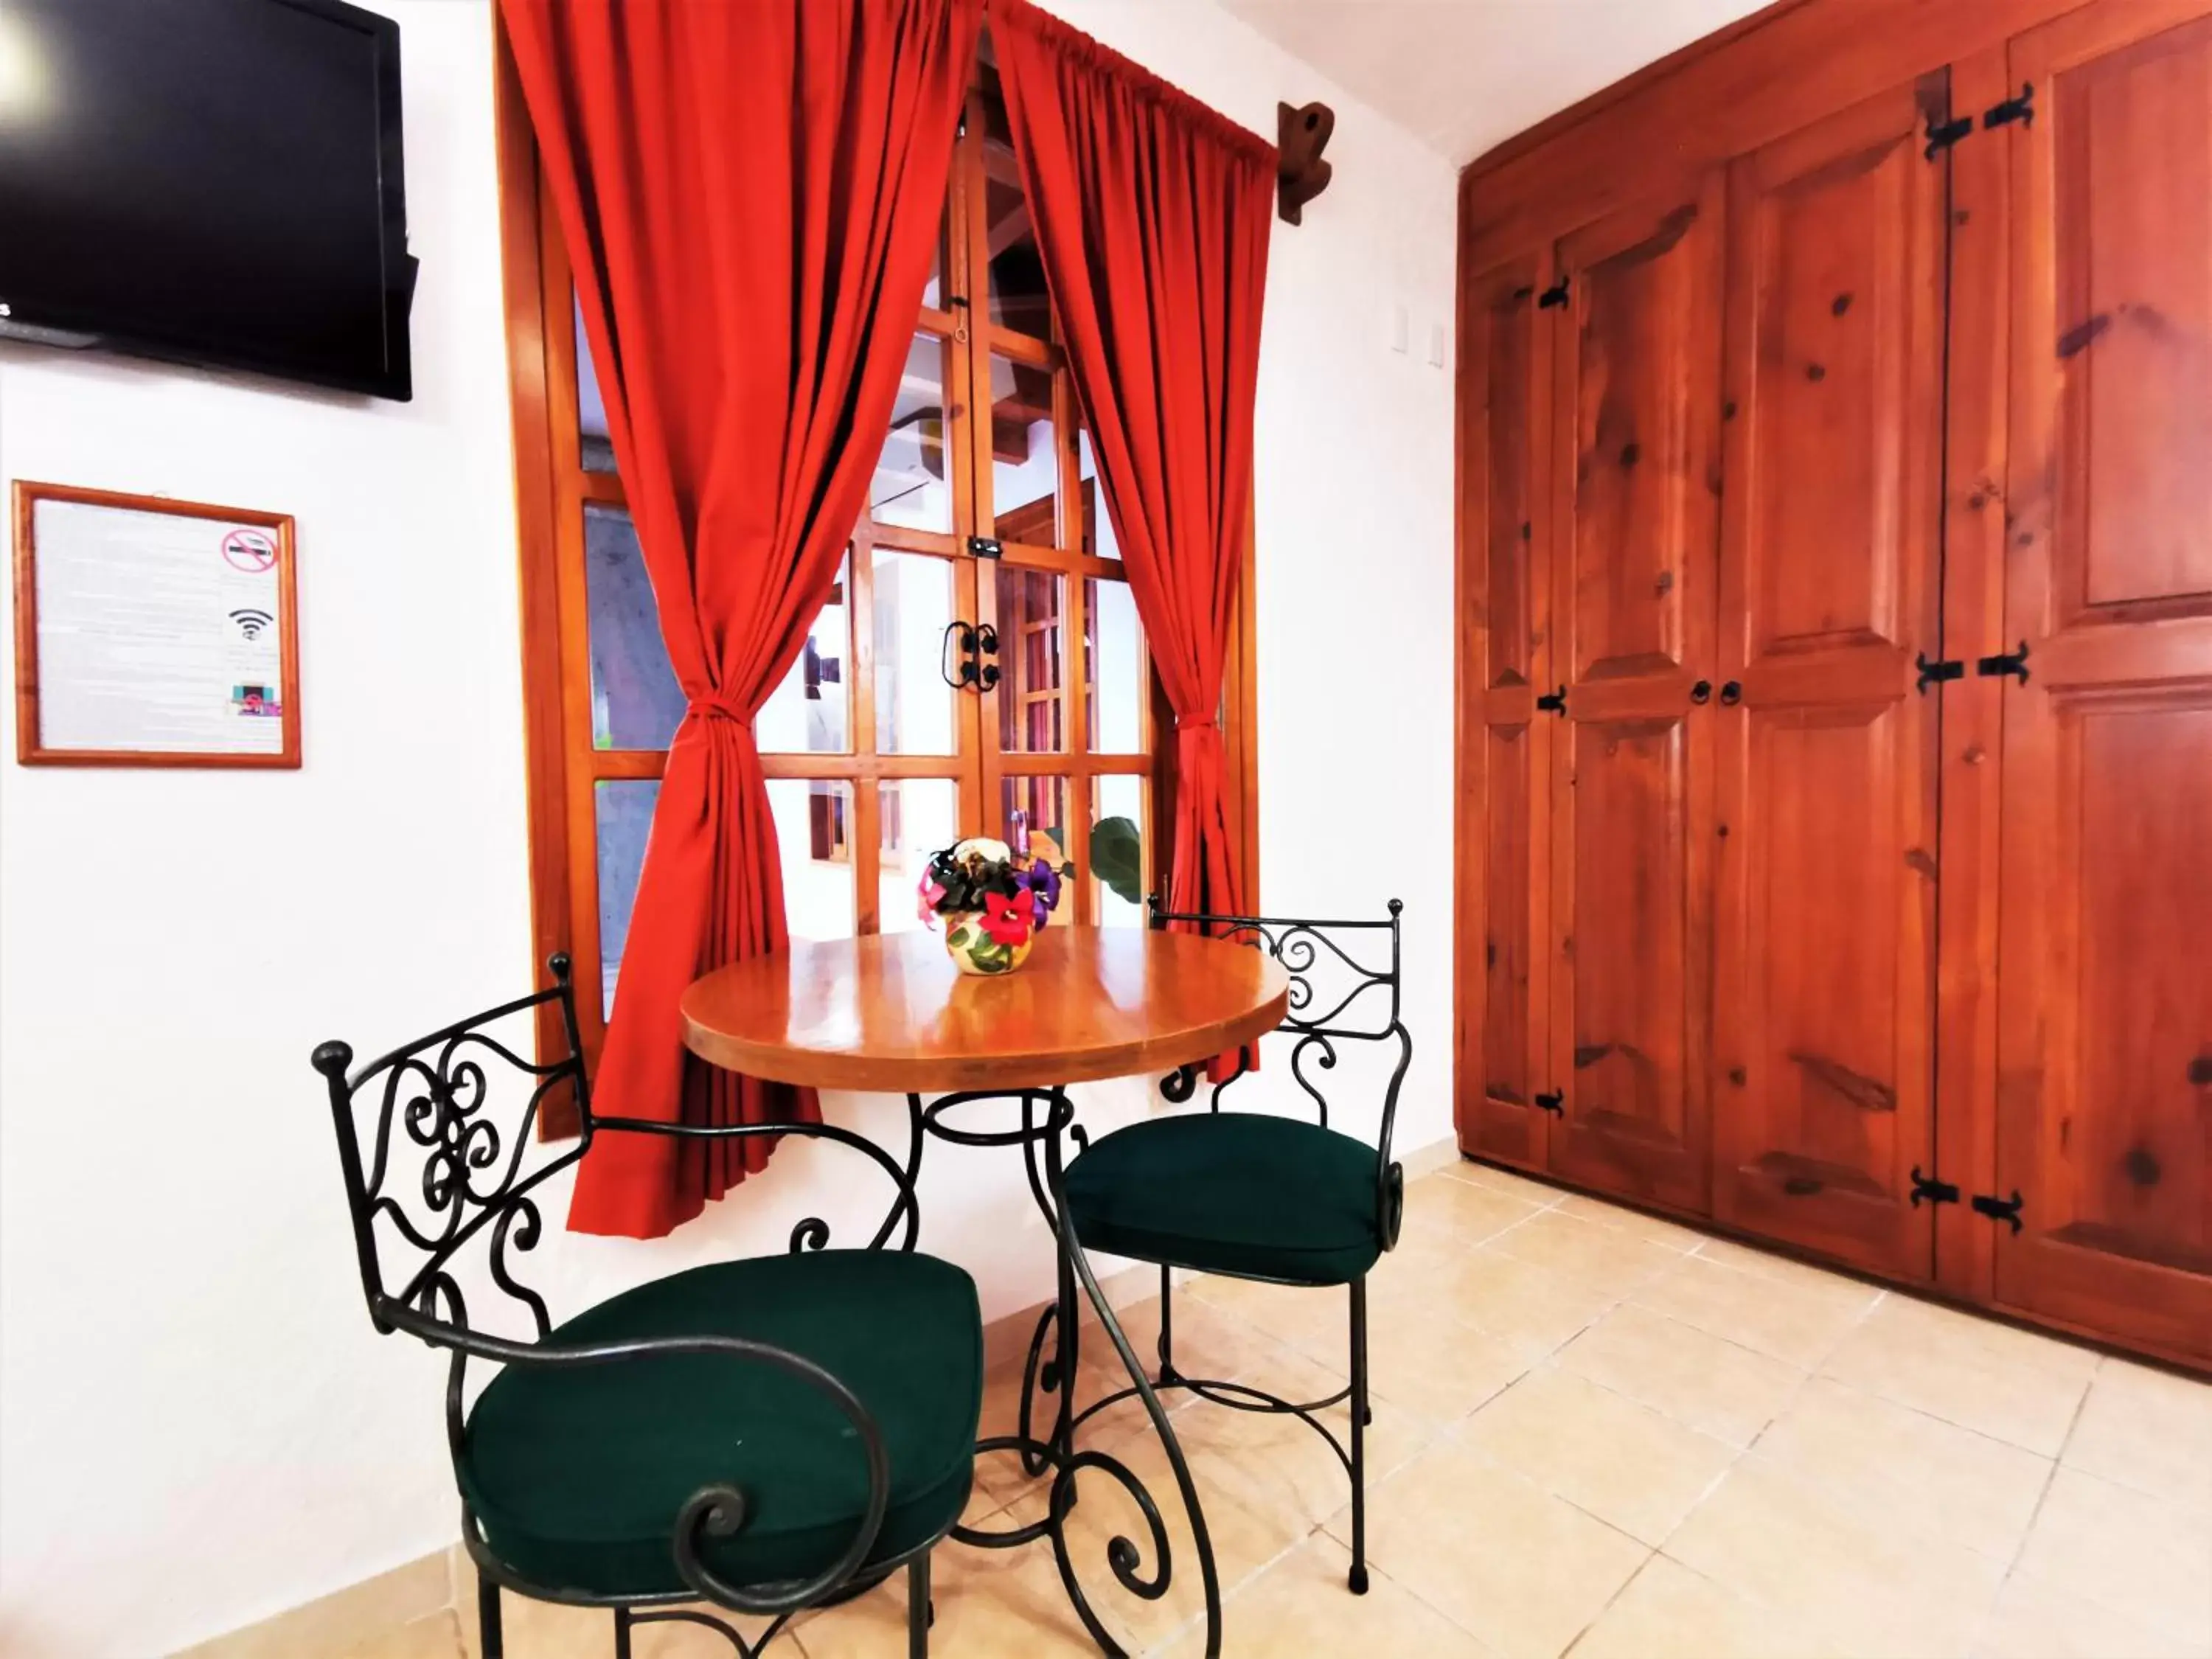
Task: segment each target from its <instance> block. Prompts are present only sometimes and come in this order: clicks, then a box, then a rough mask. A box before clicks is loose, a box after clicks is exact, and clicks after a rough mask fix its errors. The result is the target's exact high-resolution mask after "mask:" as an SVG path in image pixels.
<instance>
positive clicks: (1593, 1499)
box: [360, 1164, 2212, 1659]
mask: <svg viewBox="0 0 2212 1659" xmlns="http://www.w3.org/2000/svg"><path fill="white" fill-rule="evenodd" d="M1370 1292H1371V1298H1372V1324H1373V1328H1372V1332H1371V1340H1372V1349H1373V1388H1374V1391H1375V1395H1376V1406H1375V1413H1376V1417H1375V1425H1374V1428H1373V1430H1372V1431H1371V1432H1370V1439H1369V1455H1370V1475H1369V1480H1370V1504H1369V1526H1370V1538H1369V1546H1370V1559H1371V1561H1372V1563H1373V1589H1372V1592H1371V1593H1370V1595H1367V1596H1366V1597H1364V1598H1357V1597H1354V1596H1352V1595H1349V1594H1348V1593H1347V1592H1346V1589H1345V1586H1344V1579H1345V1571H1346V1567H1347V1565H1349V1562H1350V1555H1349V1553H1348V1550H1347V1547H1346V1546H1347V1542H1348V1541H1349V1539H1350V1536H1351V1528H1350V1520H1351V1517H1350V1512H1349V1510H1348V1509H1346V1503H1345V1500H1346V1491H1345V1486H1344V1479H1343V1474H1342V1471H1341V1469H1340V1468H1339V1466H1338V1465H1337V1464H1336V1462H1335V1460H1334V1455H1332V1454H1331V1453H1330V1452H1329V1451H1328V1449H1327V1448H1326V1447H1324V1446H1322V1443H1320V1441H1319V1440H1318V1439H1317V1438H1316V1437H1315V1436H1313V1435H1312V1434H1311V1433H1310V1431H1307V1430H1305V1429H1304V1428H1303V1427H1302V1426H1300V1425H1297V1424H1295V1423H1291V1422H1286V1421H1285V1420H1284V1419H1271V1418H1262V1417H1254V1416H1249V1415H1245V1414H1242V1413H1233V1412H1226V1411H1223V1410H1220V1409H1218V1408H1217V1407H1211V1406H1207V1405H1206V1404H1203V1403H1193V1402H1189V1401H1175V1400H1173V1399H1172V1397H1171V1401H1170V1403H1171V1404H1173V1405H1174V1406H1175V1408H1176V1425H1177V1432H1178V1434H1179V1435H1180V1436H1181V1437H1182V1443H1183V1445H1184V1449H1185V1450H1186V1452H1187V1453H1188V1456H1189V1458H1190V1461H1191V1463H1192V1466H1193V1468H1194V1472H1195V1474H1196V1477H1197V1480H1198V1482H1199V1486H1200V1492H1201V1493H1202V1495H1203V1498H1204V1501H1205V1505H1206V1519H1207V1522H1208V1525H1209V1527H1210V1528H1211V1529H1212V1535H1213V1540H1214V1544H1215V1549H1216V1552H1217V1555H1218V1559H1219V1563H1220V1570H1221V1575H1222V1582H1223V1588H1224V1593H1225V1598H1226V1640H1225V1651H1226V1652H1228V1653H1230V1654H1232V1655H1235V1654H1244V1655H1277V1654H1306V1653H1312V1654H1328V1655H1351V1656H1355V1659H1396V1656H1401V1655H1405V1656H1414V1655H1419V1656H1436V1659H1486V1656H1487V1659H1555V1656H1559V1655H1561V1654H1571V1655H1572V1656H1573V1659H1668V1656H1682V1659H1812V1656H1820V1655H1832V1656H1864V1659H1876V1656H1911V1659H1923V1656H1926V1659H1937V1656H1974V1659H2166V1656H2172V1659H2182V1656H2188V1659H2212V1387H2207V1386H2205V1385H2202V1384H2198V1383H2190V1382H2185V1381H2182V1380H2179V1379H2178V1378H2176V1377H2173V1376H2168V1375H2166V1374H2165V1373H2162V1372H2159V1371H2154V1370H2148V1369H2147V1368H2145V1367H2142V1366H2139V1365H2133V1364H2127V1363H2125V1362H2124V1361H2121V1360H2118V1359H2107V1358H2100V1357H2099V1356H2098V1355H2096V1354H2093V1353H2091V1352H2087V1351H2086V1350H2084V1349H2081V1348H2076V1347H2073V1346H2069V1345H2068V1344H2065V1343H2063V1342H2057V1341H2054V1340H2050V1339H2047V1338H2045V1337H2041V1336H2036V1335H2031V1334H2025V1333H2023V1332H2021V1331H2017V1330H2015V1329H2012V1328H2008V1327H2004V1326H1999V1325H1996V1324H1991V1323H1989V1322H1984V1321H1981V1320H1978V1319H1974V1318H1972V1317H1969V1316H1965V1315H1961V1314H1957V1313H1954V1312H1951V1311H1948V1310H1943V1309H1939V1308H1936V1307H1933V1306H1930V1305H1929V1304H1924V1303H1921V1302H1917V1301H1914V1300H1912V1299H1911V1298H1909V1297H1904V1296H1900V1295H1897V1294H1895V1293H1885V1292H1883V1291H1880V1290H1876V1289H1874V1288H1872V1287H1870V1286H1868V1285H1863V1284H1860V1283H1857V1281H1855V1280H1851V1279H1844V1278H1840V1277H1838V1276H1837V1275H1835V1274H1832V1273H1821V1272H1819V1271H1817V1270H1815V1269H1812V1268H1808V1267H1802V1266H1798V1265H1796V1264H1795V1263H1792V1262H1789V1261H1783V1260H1780V1259H1778V1258H1777V1257H1772V1256H1768V1255H1761V1254H1759V1252H1757V1251H1753V1250H1748V1249H1743V1248H1741V1246H1738V1245H1735V1244H1730V1243H1723V1242H1722V1241H1719V1240H1716V1239H1710V1238H1706V1237H1704V1236H1702V1235H1700V1234H1699V1233H1696V1232H1692V1231H1688V1230H1686V1229H1684V1228H1680V1227H1676V1226H1673V1225H1668V1224H1667V1223H1664V1222H1659V1221H1653V1220H1650V1219H1648V1218H1644V1217H1641V1216H1638V1215H1635V1214H1632V1213H1631V1212H1626V1211H1623V1210H1617V1209H1614V1208H1612V1207H1610V1206H1607V1205H1604V1204H1601V1203H1597V1202H1594V1201H1592V1200H1588V1199H1583V1198H1579V1197H1571V1196H1563V1195H1562V1194H1559V1193H1558V1192H1555V1191H1554V1190H1553V1189H1552V1188H1547V1187H1542V1186H1539V1185H1536V1184H1534V1183H1533V1182H1526V1181H1522V1180H1520V1179H1517V1178H1516V1177H1515V1176H1509V1175H1504V1174H1502V1173H1499V1172H1497V1171H1494V1170H1487V1169H1484V1168H1481V1167H1480V1166H1476V1165H1473V1164H1461V1165H1458V1166H1456V1167H1455V1168H1453V1169H1452V1170H1449V1171H1447V1172H1446V1173H1443V1174H1441V1175H1437V1176H1431V1177H1429V1178H1427V1179H1426V1180H1424V1181H1421V1182H1418V1183H1416V1184H1415V1186H1414V1187H1413V1188H1412V1190H1411V1191H1410V1193H1409V1194H1408V1203H1407V1226H1406V1237H1405V1238H1404V1240H1403V1242H1402V1243H1401V1246H1400V1248H1399V1249H1398V1250H1397V1251H1396V1252H1395V1254H1394V1255H1392V1256H1390V1257H1389V1259H1388V1260H1386V1261H1385V1262H1384V1263H1383V1266H1382V1267H1380V1268H1378V1269H1377V1270H1376V1275H1375V1277H1374V1279H1372V1281H1371V1285H1370ZM1344 1307H1345V1304H1344V1298H1343V1297H1342V1295H1341V1294H1340V1293H1332V1292H1327V1291H1287V1290H1281V1289H1278V1288H1273V1287H1267V1286H1259V1285H1249V1284H1243V1283H1237V1282H1232V1281H1228V1280H1204V1281H1200V1282H1198V1283H1195V1284H1194V1285H1191V1286H1190V1287H1189V1288H1188V1291H1187V1292H1184V1291H1179V1292H1178V1293H1177V1298H1176V1345H1177V1356H1178V1358H1179V1359H1180V1360H1181V1361H1182V1363H1183V1364H1185V1365H1186V1367H1187V1368H1189V1369H1194V1370H1195V1369H1198V1368H1200V1367H1201V1366H1202V1367H1204V1368H1206V1370H1211V1371H1212V1373H1213V1374H1214V1375H1218V1376H1243V1377H1248V1378H1250V1379H1252V1380H1254V1381H1255V1382H1257V1383H1261V1384H1262V1385H1264V1386H1267V1387H1268V1388H1270V1389H1274V1390H1277V1391H1279V1392H1283V1393H1291V1394H1297V1395H1301V1396H1302V1397H1311V1395H1315V1394H1324V1393H1327V1392H1329V1391H1331V1390H1332V1389H1334V1388H1336V1387H1339V1386H1340V1385H1341V1378H1342V1376H1343V1372H1344V1367H1345V1364H1346V1361H1345V1328H1344V1325H1345V1321H1344ZM1157 1319H1158V1309H1157V1304H1146V1305H1144V1306H1142V1307H1139V1308H1137V1309H1133V1310H1131V1311H1130V1312H1129V1314H1128V1316H1127V1325H1128V1328H1129V1330H1130V1334H1131V1336H1132V1338H1133V1340H1136V1343H1137V1346H1138V1347H1139V1352H1144V1353H1149V1352H1151V1345H1152V1337H1153V1332H1154V1328H1155V1324H1156V1322H1157ZM1091 1346H1092V1349H1093V1350H1094V1351H1095V1350H1096V1349H1097V1348H1099V1347H1103V1344H1099V1343H1094V1344H1092V1345H1091ZM1086 1358H1087V1360H1089V1362H1090V1363H1091V1364H1092V1365H1094V1366H1095V1365H1096V1363H1097V1354H1096V1352H1091V1353H1090V1354H1088V1355H1087V1356H1086ZM1105 1377H1106V1373H1105V1372H1104V1371H1103V1370H1093V1372H1092V1374H1091V1376H1090V1377H1089V1378H1088V1379H1087V1385H1088V1386H1087V1387H1086V1389H1085V1397H1088V1396H1089V1394H1090V1391H1091V1389H1097V1388H1099V1387H1101V1386H1103V1384H1104V1383H1105ZM1013 1397H1014V1379H1013V1378H1012V1377H1010V1376H999V1377H996V1378H994V1383H993V1386H992V1389H991V1394H990V1398H989V1400H988V1401H987V1405H986V1416H987V1422H986V1429H987V1431H989V1430H990V1429H991V1428H993V1427H994V1426H995V1425H997V1424H999V1423H1003V1422H1006V1421H1007V1420H1009V1419H1010V1416H1011V1413H1012V1403H1013ZM1332 1416H1333V1417H1334V1419H1335V1421H1336V1423H1337V1425H1338V1426H1339V1427H1340V1429H1341V1427H1342V1425H1343V1422H1344V1413H1343V1412H1342V1411H1341V1410H1339V1411H1337V1412H1335V1413H1332ZM1102 1423H1103V1427H1102V1430H1101V1432H1100V1435H1099V1437H1098V1440H1097V1443H1100V1444H1103V1445H1109V1446H1111V1447H1112V1449H1115V1450H1116V1451H1117V1453H1118V1454H1119V1455H1122V1456H1124V1457H1126V1458H1127V1460H1128V1462H1130V1463H1131V1465H1132V1466H1133V1467H1134V1468H1136V1469H1137V1470H1138V1472H1139V1474H1141V1475H1142V1476H1144V1477H1145V1478H1146V1480H1147V1481H1148V1482H1149V1483H1150V1484H1151V1485H1152V1490H1153V1491H1154V1492H1158V1493H1162V1494H1170V1493H1171V1492H1172V1486H1171V1484H1170V1481H1169V1480H1168V1477H1167V1474H1166V1469H1165V1465H1164V1459H1163V1458H1162V1457H1161V1456H1160V1455H1159V1453H1158V1448H1157V1445H1156V1444H1155V1443H1154V1442H1153V1441H1152V1439H1151V1438H1150V1437H1149V1436H1148V1435H1146V1433H1144V1432H1143V1431H1142V1430H1141V1429H1140V1428H1139V1425H1137V1423H1136V1422H1135V1421H1134V1419H1133V1417H1132V1416H1130V1415H1128V1414H1127V1408H1126V1407H1125V1408H1122V1410H1121V1412H1118V1413H1115V1414H1113V1419H1112V1420H1111V1421H1110V1422H1107V1421H1105V1419H1102ZM1082 1491H1083V1503H1082V1505H1081V1507H1080V1509H1079V1511H1078V1515H1077V1522H1078V1524H1077V1526H1076V1528H1075V1530H1076V1532H1077V1533H1078V1534H1079V1555H1078V1562H1079V1571H1081V1572H1082V1574H1083V1576H1084V1579H1085V1583H1086V1585H1092V1586H1097V1587H1098V1588H1097V1589H1094V1590H1093V1599H1094V1601H1097V1602H1098V1603H1100V1604H1101V1607H1102V1611H1103V1613H1104V1615H1105V1616H1106V1617H1107V1618H1108V1619H1109V1622H1110V1623H1111V1624H1112V1626H1113V1628H1114V1629H1115V1632H1117V1634H1118V1636H1119V1637H1120V1639H1121V1641H1122V1642H1123V1643H1124V1644H1126V1645H1127V1646H1128V1647H1129V1648H1130V1649H1131V1650H1132V1651H1137V1652H1145V1653H1158V1654H1164V1655H1172V1656H1175V1659H1184V1656H1194V1655H1197V1654H1199V1653H1200V1651H1202V1645H1203V1644H1202V1640H1201V1638H1200V1634H1199V1633H1198V1632H1195V1631H1194V1629H1193V1627H1192V1624H1191V1620H1192V1616H1193V1615H1194V1613H1195V1612H1196V1610H1197V1608H1198V1606H1199V1602H1198V1601H1197V1599H1196V1598H1197V1589H1196V1584H1195V1574H1194V1571H1189V1570H1188V1568H1189V1565H1190V1557H1189V1551H1188V1544H1187V1543H1186V1542H1185V1541H1184V1534H1183V1533H1182V1528H1181V1525H1180V1522H1178V1521H1177V1520H1176V1518H1175V1517H1173V1516H1170V1534H1171V1540H1172V1541H1171V1545H1170V1547H1171V1549H1172V1550H1173V1552H1174V1556H1175V1559H1176V1563H1177V1566H1178V1571H1177V1577H1176V1579H1175V1582H1174V1585H1173V1588H1172V1589H1171V1591H1170V1594H1169V1595H1168V1596H1167V1597H1166V1598H1165V1599H1164V1600H1163V1601H1158V1602H1150V1603H1148V1602H1145V1601H1139V1600H1137V1599H1136V1598H1134V1597H1132V1596H1128V1595H1121V1594H1119V1593H1118V1592H1117V1591H1116V1590H1115V1587H1114V1585H1113V1583H1112V1580H1111V1578H1110V1577H1109V1573H1108V1571H1107V1569H1106V1566H1105V1560H1104V1556H1105V1542H1106V1540H1107V1539H1108V1538H1109V1537H1110V1536H1112V1535H1113V1534H1115V1533H1127V1534H1131V1535H1133V1536H1135V1537H1137V1538H1139V1540H1141V1539H1142V1537H1143V1535H1144V1534H1143V1530H1142V1528H1141V1524H1140V1522H1139V1520H1138V1518H1137V1516H1136V1512H1135V1510H1134V1509H1133V1506H1132V1505H1131V1504H1129V1503H1128V1502H1127V1499H1126V1498H1123V1497H1122V1496H1121V1494H1120V1492H1118V1490H1117V1489H1115V1487H1113V1486H1110V1485H1109V1484H1108V1483H1107V1482H1105V1481H1104V1480H1097V1482H1096V1483H1095V1484H1094V1482H1093V1481H1092V1480H1088V1479H1086V1480H1085V1482H1084V1485H1083V1489H1082ZM1042 1502H1043V1498H1042V1492H1040V1491H1039V1490H1038V1489H1037V1488H1036V1487H1035V1486H1032V1485H1030V1483H1027V1482H1024V1481H1022V1480H1019V1479H1018V1477H1017V1476H1015V1475H1014V1474H1012V1471H1010V1470H1009V1469H1008V1468H1005V1467H989V1466H987V1467H986V1468H984V1469H983V1470H982V1471H981V1477H980V1480H979V1488H978V1492H977V1497H976V1500H975V1504H974V1506H973V1509H972V1510H971V1513H970V1518H971V1519H980V1518H981V1517H982V1516H987V1515H990V1514H993V1513H996V1514H998V1515H999V1516H1000V1523H999V1524H1007V1523H1009V1522H1018V1521H1020V1520H1023V1519H1026V1518H1029V1517H1031V1516H1035V1515H1036V1514H1037V1513H1039V1512H1040V1509H1041V1505H1042ZM1165 1507H1167V1508H1170V1509H1173V1508H1174V1507H1175V1506H1174V1505H1173V1504H1171V1503H1168V1504H1165ZM1146 1559H1147V1563H1148V1564H1149V1561H1150V1559H1151V1558H1150V1556H1149V1553H1148V1554H1147V1558H1146ZM936 1600H937V1608H938V1617H937V1624H936V1628H935V1632H934V1650H935V1651H936V1652H938V1653H940V1654H945V1655H977V1656H982V1655H992V1656H1021V1659H1043V1656H1055V1655H1062V1654H1066V1655H1077V1654H1083V1653H1087V1652H1095V1651H1096V1650H1095V1649H1094V1648H1092V1647H1091V1645H1090V1644H1088V1643H1087V1642H1086V1641H1085V1638H1084V1636H1083V1632H1082V1631H1081V1629H1080V1627H1079V1626H1078V1624H1077V1622H1076V1620H1075V1618H1074V1616H1073V1613H1071V1612H1070V1611H1069V1609H1068V1607H1067V1605H1066V1601H1065V1600H1064V1598H1063V1596H1062V1595H1061V1593H1060V1586H1059V1583H1058V1580H1057V1577H1056V1576H1055V1571H1054V1565H1053V1561H1052V1558H1051V1555H1050V1553H1049V1550H1048V1547H1042V1546H1040V1547H1032V1548H1028V1549H1024V1550H1020V1551H1016V1552H1012V1553H996V1554H989V1553H981V1552H979V1551H975V1550H971V1549H965V1548H962V1547H957V1546H947V1547H945V1548H943V1549H941V1550H939V1553H938V1566H937V1585H936ZM507 1607H508V1609H509V1612H508V1615H507V1652H508V1653H509V1655H511V1656H513V1659H571V1656H582V1655H592V1656H604V1655H606V1654H607V1653H609V1652H610V1651H611V1645H610V1642H609V1637H608V1617H607V1615H605V1614H604V1613H575V1612H573V1611H569V1610H565V1609H560V1608H551V1607H538V1606H532V1605H528V1604H524V1603H520V1602H518V1601H514V1600H513V1599H512V1598H510V1599H509V1601H508V1603H507ZM903 1609H904V1595H903V1587H902V1584H901V1583H892V1584H890V1585H887V1586H885V1587H884V1588H882V1589H878V1590H877V1591H875V1592H873V1593H872V1594H871V1595H867V1596H866V1597H863V1598H861V1599H860V1600H859V1601H855V1602H854V1603H853V1604H851V1605H849V1606H848V1607H842V1608H837V1609H834V1610H831V1611H829V1612H825V1613H816V1614H813V1615H811V1616H809V1617H807V1618H806V1619H805V1620H802V1621H800V1622H799V1624H798V1625H797V1626H796V1627H795V1630H794V1632H793V1636H792V1637H790V1638H786V1640H784V1641H783V1642H781V1643H780V1644H778V1646H777V1648H775V1649H771V1650H770V1651H771V1652H772V1653H773V1652H776V1651H779V1650H780V1651H781V1652H783V1653H785V1654H791V1655H797V1654H799V1653H801V1652H802V1651H803V1653H804V1655H805V1659H847V1656H853V1659H860V1656H888V1659H896V1656H899V1655H902V1654H903V1653H904V1651H905V1649H904V1646H903V1635H902V1632H903V1618H904V1611H903ZM461 1622H463V1621H456V1620H453V1618H452V1617H451V1616H447V1617H445V1618H443V1619H441V1620H431V1621H427V1622H426V1623H425V1624H423V1625H422V1626H416V1627H414V1629H413V1630H412V1631H411V1632H408V1633H405V1634H404V1635H403V1636H401V1637H399V1638H391V1639H387V1640H386V1641H385V1642H383V1643H380V1644H377V1645H375V1646H374V1647H373V1648H368V1649H363V1650H360V1652H361V1653H362V1654H364V1655H366V1654H374V1656H375V1659H432V1656H435V1659H455V1656H458V1655H460V1654H463V1653H465V1652H469V1651H471V1650H470V1649H469V1648H468V1647H467V1646H465V1644H467V1643H468V1642H469V1639H470V1637H471V1635H472V1632H465V1631H463V1630H462V1629H461V1628H459V1625H460V1623H461ZM418 1638H419V1639H418ZM725 1652H726V1647H725V1646H723V1645H721V1644H720V1643H719V1642H718V1641H717V1640H716V1639H715V1638H712V1637H710V1636H708V1635H706V1634H705V1633H704V1632H685V1631H684V1630H682V1629H681V1627H676V1626H665V1627H661V1628H659V1629H656V1630H653V1631H649V1632H641V1638H640V1640H639V1641H638V1643H637V1648H636V1655H637V1659H692V1656H694V1655H697V1656H707V1655H716V1654H721V1653H725Z"/></svg>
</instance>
